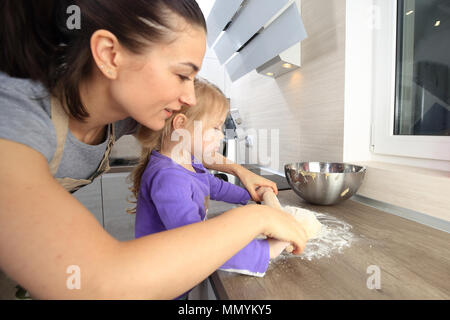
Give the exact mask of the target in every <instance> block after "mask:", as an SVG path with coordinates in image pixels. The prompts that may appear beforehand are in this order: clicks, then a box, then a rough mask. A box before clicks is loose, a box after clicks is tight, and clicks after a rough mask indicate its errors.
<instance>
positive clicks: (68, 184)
mask: <svg viewBox="0 0 450 320" xmlns="http://www.w3.org/2000/svg"><path fill="white" fill-rule="evenodd" d="M50 107H51V118H52V119H51V120H52V122H53V125H54V127H55V131H56V152H55V155H54V156H53V159H52V160H51V161H50V163H49V169H50V172H51V174H52V176H55V175H56V172H58V168H59V165H60V163H61V159H62V156H63V153H64V145H65V143H66V137H67V132H68V131H69V116H68V115H67V113H66V112H65V110H64V108H63V107H62V105H61V103H60V102H59V99H57V98H56V97H53V96H52V97H51V100H50ZM108 130H109V140H108V144H107V146H106V151H105V154H104V156H103V159H102V161H101V162H100V165H99V166H98V168H97V170H96V171H95V172H94V173H93V174H92V175H91V176H90V177H89V178H88V179H72V178H69V177H67V178H55V179H56V180H57V181H58V183H59V184H60V185H61V186H63V187H64V189H66V190H67V191H68V192H70V193H74V192H75V191H77V190H79V189H80V188H81V187H84V186H86V185H88V184H90V183H92V182H93V181H94V179H95V178H97V177H98V176H100V175H102V174H103V173H105V172H106V171H108V170H109V169H110V166H109V154H110V153H111V149H112V146H113V145H114V143H115V139H116V138H115V130H114V124H110V125H108Z"/></svg>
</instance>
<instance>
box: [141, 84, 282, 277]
mask: <svg viewBox="0 0 450 320" xmlns="http://www.w3.org/2000/svg"><path fill="white" fill-rule="evenodd" d="M195 93H196V96H197V104H196V105H195V106H193V107H187V106H183V107H182V108H181V110H179V111H178V112H175V113H174V114H172V116H171V117H170V118H169V119H168V120H167V122H166V125H165V127H164V128H163V129H162V131H158V132H155V131H150V130H148V129H146V128H144V127H142V128H141V129H139V132H138V135H137V137H138V139H139V141H140V143H141V144H142V147H143V151H142V157H141V161H140V164H139V165H138V166H137V168H136V169H135V171H134V172H133V174H132V178H133V188H132V191H133V193H134V195H135V196H136V199H137V206H136V225H135V236H136V238H139V237H142V236H145V235H148V234H152V233H157V232H160V231H164V230H169V229H174V228H177V227H180V226H183V225H187V224H191V223H195V222H199V221H203V220H205V219H207V212H208V201H209V199H212V200H218V201H225V202H229V203H235V204H242V205H245V204H247V202H248V201H249V200H250V195H249V193H248V192H247V190H245V189H243V188H241V187H239V186H236V185H233V184H231V183H228V182H225V181H223V180H221V179H218V178H216V177H214V175H212V174H210V173H209V172H208V171H207V170H206V169H205V168H204V167H203V165H202V161H201V160H203V161H205V162H206V161H208V159H209V157H210V156H211V154H213V153H214V152H215V151H217V150H218V148H219V145H220V141H221V140H222V139H223V137H224V136H223V133H222V125H223V123H224V121H225V118H226V116H227V113H228V111H229V105H228V101H227V99H226V98H225V96H224V95H223V93H222V92H221V91H220V90H219V89H218V88H217V87H215V86H214V85H212V84H210V83H208V82H207V81H205V80H199V79H197V80H196V81H195ZM199 133H201V135H200V137H198V136H199ZM180 137H181V139H180ZM199 138H200V139H199ZM180 140H181V141H180ZM194 140H195V141H194ZM265 190H266V189H264V188H260V189H258V195H259V196H260V197H261V198H262V195H263V193H264V191H265ZM205 241H208V239H205ZM287 244H288V243H286V242H281V241H277V240H274V239H269V240H266V239H255V240H253V241H252V242H250V243H249V244H248V245H247V246H246V247H244V248H243V249H242V250H241V251H239V252H238V253H237V254H236V255H234V256H233V257H232V258H231V259H229V260H228V261H227V262H226V263H225V264H224V265H223V266H222V267H221V268H220V269H221V270H228V271H235V272H240V273H244V274H249V275H254V276H260V277H262V276H264V274H265V272H266V269H267V266H268V263H269V259H271V258H274V257H276V256H278V255H279V254H280V253H281V251H283V249H284V248H285V247H286V245H287Z"/></svg>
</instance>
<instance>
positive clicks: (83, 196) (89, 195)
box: [73, 178, 104, 226]
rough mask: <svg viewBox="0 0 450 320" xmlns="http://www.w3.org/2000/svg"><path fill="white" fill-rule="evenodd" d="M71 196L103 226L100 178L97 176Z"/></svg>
mask: <svg viewBox="0 0 450 320" xmlns="http://www.w3.org/2000/svg"><path fill="white" fill-rule="evenodd" d="M73 196H74V197H75V198H76V199H77V200H78V201H80V202H81V203H82V204H83V205H84V206H85V207H86V208H87V209H88V210H89V211H90V212H91V213H92V214H93V215H94V216H95V218H96V219H97V221H98V222H99V223H100V224H101V225H102V226H104V224H103V210H102V186H101V178H97V179H96V180H94V182H92V183H91V184H90V185H87V186H86V187H83V188H81V189H80V190H78V191H77V192H75V193H73Z"/></svg>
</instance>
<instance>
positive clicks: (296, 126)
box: [227, 0, 346, 172]
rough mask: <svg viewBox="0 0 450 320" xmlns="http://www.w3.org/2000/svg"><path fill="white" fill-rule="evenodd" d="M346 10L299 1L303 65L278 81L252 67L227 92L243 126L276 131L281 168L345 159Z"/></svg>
mask: <svg viewBox="0 0 450 320" xmlns="http://www.w3.org/2000/svg"><path fill="white" fill-rule="evenodd" d="M345 8H346V5H345V0H303V1H302V18H303V22H304V24H305V28H306V30H307V32H308V38H307V39H306V40H304V41H303V42H302V44H301V46H302V67H301V68H300V69H298V70H296V71H293V72H290V73H288V74H286V75H284V76H281V77H279V78H277V79H272V78H269V77H265V76H262V75H259V74H257V73H256V72H255V71H253V72H251V73H250V74H248V75H246V76H244V77H242V78H241V79H239V80H237V81H236V82H234V83H232V84H231V85H230V88H229V90H227V91H229V95H230V98H231V106H232V107H235V108H238V109H239V111H240V112H241V115H242V118H243V120H244V122H245V124H246V126H247V127H249V128H254V129H269V130H270V129H279V141H280V145H279V150H280V159H279V165H278V168H273V169H275V170H277V171H279V172H283V171H284V169H283V167H284V164H286V163H290V162H297V161H301V160H305V161H308V160H317V161H342V160H343V138H344V80H345Z"/></svg>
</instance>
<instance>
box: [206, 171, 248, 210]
mask: <svg viewBox="0 0 450 320" xmlns="http://www.w3.org/2000/svg"><path fill="white" fill-rule="evenodd" d="M208 179H209V185H210V193H211V200H216V201H224V202H228V203H236V204H247V202H248V201H249V200H250V194H249V193H248V191H247V190H245V189H244V188H241V187H239V186H237V185H234V184H232V183H229V182H226V181H224V180H222V179H219V178H217V177H215V176H214V175H212V174H209V175H208Z"/></svg>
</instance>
